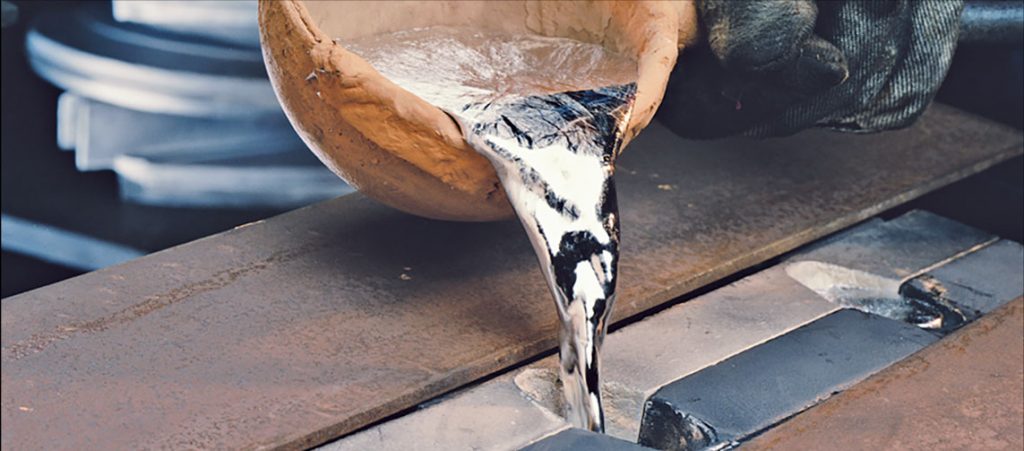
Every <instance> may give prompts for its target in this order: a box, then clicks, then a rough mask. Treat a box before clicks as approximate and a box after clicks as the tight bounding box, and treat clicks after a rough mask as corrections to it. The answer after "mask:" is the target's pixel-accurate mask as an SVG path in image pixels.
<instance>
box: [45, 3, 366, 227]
mask: <svg viewBox="0 0 1024 451" xmlns="http://www.w3.org/2000/svg"><path fill="white" fill-rule="evenodd" d="M25 46H26V50H27V54H28V57H29V62H30V64H31V66H32V68H33V69H34V70H35V71H36V73H38V74H39V75H40V76H42V77H43V78H45V79H46V80H48V81H50V82H51V83H53V84H55V85H57V86H59V87H60V88H62V89H65V90H66V92H64V93H63V94H62V95H61V96H60V99H59V101H58V109H57V142H58V145H59V147H60V148H62V149H64V150H69V151H74V152H75V165H76V166H77V168H78V170H80V171H96V170H104V169H112V170H114V171H115V172H116V173H117V177H118V182H119V187H120V193H121V197H122V198H123V199H124V200H127V201H130V202H136V203H142V204H148V205H161V206H174V207H180V206H188V207H221V208H222V207H239V208H252V207H270V208H294V207H298V206H301V205H306V204H309V203H311V202H315V201H318V200H322V199H326V198H330V197H334V196H338V195H341V194H344V193H346V192H349V191H351V188H349V187H348V186H346V185H345V184H344V182H342V181H340V180H339V179H338V178H337V177H335V176H334V175H333V174H331V172H330V171H329V170H327V169H326V168H325V167H324V166H323V165H322V164H320V162H319V161H317V160H316V158H315V157H314V156H313V155H312V154H310V153H309V152H308V151H307V150H306V147H305V145H304V144H303V143H302V142H301V140H300V139H299V138H298V137H297V136H296V134H295V132H294V131H293V130H292V128H291V126H290V125H289V124H288V122H287V120H286V118H285V117H284V114H283V112H282V111H281V108H280V106H279V105H278V103H277V99H276V98H275V96H274V93H273V90H272V88H271V86H270V82H269V81H268V80H267V78H266V72H265V69H264V67H263V62H262V56H261V54H260V49H259V36H258V31H257V25H256V2H255V1H254V0H253V1H249V0H246V1H209V2H192V1H123V0H114V1H113V3H112V5H111V4H106V3H86V4H83V5H81V6H79V7H77V8H69V9H64V10H59V11H52V12H48V13H46V14H43V15H41V16H40V17H38V18H37V19H36V21H35V22H34V23H33V24H32V27H31V29H30V30H29V32H28V34H27V36H26V39H25Z"/></svg>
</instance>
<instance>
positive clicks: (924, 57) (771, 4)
mask: <svg viewBox="0 0 1024 451" xmlns="http://www.w3.org/2000/svg"><path fill="white" fill-rule="evenodd" d="M697 8H698V12H699V15H700V21H701V27H702V28H703V30H702V31H703V33H704V35H705V36H706V40H705V41H704V42H703V43H702V44H700V45H698V46H696V47H694V48H689V49H686V50H684V51H683V53H682V54H681V55H680V58H679V63H678V64H677V65H676V69H675V71H674V72H673V74H672V77H671V79H670V81H669V84H668V89H667V91H666V93H665V102H664V103H663V104H662V108H661V112H660V115H659V117H660V119H661V120H662V121H663V122H665V123H667V124H668V125H669V126H670V127H672V128H673V129H674V130H675V131H676V132H677V133H680V134H681V135H683V136H686V137H691V138H715V137H722V136H729V135H737V134H744V135H750V136H779V135H788V134H792V133H795V132H798V131H800V130H803V129H805V128H809V127H815V126H822V127H831V128H834V129H837V130H842V131H849V132H874V131H881V130H888V129H894V128H900V127H905V126H907V125H910V124H911V123H912V122H913V121H914V120H915V119H916V118H917V117H918V116H920V115H921V113H922V112H923V111H924V109H925V108H926V107H927V106H928V104H929V103H930V102H931V100H932V98H933V97H934V96H935V92H936V91H938V89H939V85H940V84H941V83H942V79H943V78H944V77H945V76H946V70H947V69H948V68H949V64H950V62H951V60H952V58H953V51H954V49H955V48H956V42H957V37H958V35H959V24H960V12H961V10H962V9H963V0H892V1H861V0H850V1H817V2H816V1H812V0H763V1H746V0H739V1H737V0H697Z"/></svg>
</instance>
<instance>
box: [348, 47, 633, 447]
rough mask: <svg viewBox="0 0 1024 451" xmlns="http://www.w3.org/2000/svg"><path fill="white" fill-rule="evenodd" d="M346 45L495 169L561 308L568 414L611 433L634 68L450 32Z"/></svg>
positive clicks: (588, 52)
mask: <svg viewBox="0 0 1024 451" xmlns="http://www.w3.org/2000/svg"><path fill="white" fill-rule="evenodd" d="M346 46H347V47H348V48H349V49H350V50H352V51H354V52H355V53H357V54H359V55H361V56H362V57H364V58H366V59H367V60H368V61H369V62H370V63H371V64H373V66H374V67H375V68H376V69H377V70H378V71H380V72H381V73H382V74H383V75H384V76H386V77H388V78H389V79H391V80H392V81H394V82H395V83H397V84H398V85H399V86H402V87H403V88H405V89H408V90H409V91H411V92H413V93H415V94H416V95H419V96H420V97H422V98H423V99H424V100H426V101H428V102H430V103H432V104H434V105H437V106H438V107H440V108H443V109H445V110H446V111H448V112H449V113H450V114H452V115H453V116H454V117H455V118H457V120H458V121H459V123H460V126H461V127H462V131H463V134H464V136H465V138H466V141H467V142H468V143H469V144H470V145H471V146H472V147H473V148H474V149H475V150H476V151H477V152H480V153H481V154H482V155H484V156H485V157H487V158H488V159H489V160H490V161H491V164H492V165H493V166H494V168H495V170H496V171H497V173H498V176H499V178H500V179H501V182H502V184H503V186H504V188H505V192H506V194H507V195H508V198H509V201H510V202H511V203H512V207H513V208H514V209H515V212H516V214H517V215H518V216H519V220H520V222H522V224H523V227H524V228H525V230H526V233H527V235H528V236H529V238H530V242H531V243H532V244H533V248H534V251H535V252H536V254H537V259H538V260H539V261H540V264H541V269H542V270H543V272H544V276H545V278H546V280H547V283H548V286H549V287H550V289H551V293H552V295H553V296H554V298H555V304H556V306H557V308H558V317H559V319H560V323H561V329H560V334H559V336H560V343H561V346H560V348H559V357H560V359H561V365H560V367H561V379H562V387H563V390H564V393H565V398H566V406H567V412H566V415H567V416H568V419H569V421H570V422H572V423H573V424H574V425H576V426H578V427H582V428H586V429H590V430H593V431H601V432H603V431H604V415H603V412H602V408H601V391H600V376H599V375H600V352H599V351H600V348H601V343H602V341H603V339H604V335H605V329H606V326H607V320H608V316H609V313H610V312H611V309H612V304H613V303H614V301H615V285H616V282H617V279H618V270H617V268H618V258H619V218H618V205H617V203H616V196H615V181H614V178H613V176H614V174H615V157H616V155H617V154H618V152H619V149H620V147H621V145H622V136H623V133H624V131H625V126H626V124H627V123H628V122H629V115H630V111H631V109H632V106H633V100H634V95H635V92H636V84H635V75H636V65H635V63H634V62H632V61H629V60H627V59H624V58H621V57H618V56H616V55H613V54H610V53H607V52H606V51H605V50H604V49H603V48H602V47H600V46H598V45H594V44H586V43H582V42H578V41H573V40H569V39H560V38H544V37H538V36H529V35H510V34H501V33H491V32H481V31H475V30H468V29H458V28H447V27H433V28H425V29H417V30H410V31H404V32H399V33H393V34H387V35H378V36H371V37H367V38H362V39H360V40H359V41H356V42H346Z"/></svg>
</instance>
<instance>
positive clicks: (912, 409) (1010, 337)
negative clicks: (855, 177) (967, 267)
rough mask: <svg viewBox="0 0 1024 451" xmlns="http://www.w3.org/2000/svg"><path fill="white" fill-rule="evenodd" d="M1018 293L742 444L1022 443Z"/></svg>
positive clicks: (1021, 306) (1023, 334)
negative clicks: (919, 349)
mask: <svg viewBox="0 0 1024 451" xmlns="http://www.w3.org/2000/svg"><path fill="white" fill-rule="evenodd" d="M1022 323H1024V299H1022V298H1018V299H1017V300H1015V301H1013V302H1011V303H1009V304H1007V305H1005V306H1003V307H1001V308H999V309H997V310H995V311H993V312H992V313H990V314H988V315H986V316H984V317H982V318H981V319H980V320H978V321H977V322H976V323H974V324H971V325H969V326H967V327H965V328H963V329H962V330H960V331H958V332H956V333H955V334H953V335H950V336H949V337H946V338H945V339H943V340H942V341H940V342H938V343H936V344H935V345H932V346H931V347H928V348H925V349H924V350H923V351H921V352H919V353H918V354H916V355H914V356H912V357H910V358H908V359H907V360H904V361H903V362H900V363H898V364H896V365H895V366H893V367H891V368H889V369H887V370H885V371H883V372H881V373H878V374H876V375H875V376H872V377H871V378H869V379H867V380H866V381H864V382H862V383H860V384H858V385H856V386H854V387H853V388H852V389H850V390H848V391H846V392H843V393H841V394H839V395H838V396H836V397H834V398H832V399H829V400H828V401H826V402H824V403H823V404H821V405H819V406H817V407H815V408H813V409H811V410H809V411H807V412H806V413H803V414H801V415H798V416H796V417H795V418H793V419H791V420H789V421H788V422H786V423H784V424H782V425H781V426H778V427H776V428H775V429H772V430H770V431H768V432H766V433H765V434H764V435H762V436H760V437H758V438H757V439H755V440H753V441H752V442H750V443H749V444H747V445H745V446H743V449H754V450H756V449H921V450H931V449H991V450H995V449H1007V450H1019V449H1024V386H1022V385H1021V381H1022V380H1024V326H1022Z"/></svg>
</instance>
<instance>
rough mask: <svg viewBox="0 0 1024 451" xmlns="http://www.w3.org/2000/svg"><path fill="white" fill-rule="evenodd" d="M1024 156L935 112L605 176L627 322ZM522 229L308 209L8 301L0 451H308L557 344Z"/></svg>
mask: <svg viewBox="0 0 1024 451" xmlns="http://www.w3.org/2000/svg"><path fill="white" fill-rule="evenodd" d="M1021 152H1022V137H1021V135H1020V134H1019V133H1017V132H1015V131H1012V130H1008V129H1006V128H1004V127H1001V126H998V125H994V124H993V123H990V122H986V121H982V120H979V119H976V118H974V117H972V116H968V115H966V114H964V113H961V112H958V111H955V110H952V109H950V108H946V107H942V106H936V107H934V108H932V109H931V111H930V112H929V113H928V114H927V115H926V116H925V117H924V118H923V119H922V121H921V122H920V123H919V124H918V125H917V126H915V127H914V128H912V129H910V130H905V131H899V132H892V133H888V134H884V135H865V136H853V135H837V134H832V133H828V132H822V131H815V132H809V133H805V134H802V135H799V136H796V137H792V138H787V139H775V140H769V141H763V142H754V141H748V140H742V139H737V140H728V141H718V142H700V143H698V142H686V141H682V140H679V139H678V138H675V137H674V136H673V135H671V134H670V133H669V132H668V131H667V130H665V129H664V128H663V127H661V126H660V125H657V124H654V125H652V127H650V128H649V129H648V130H647V131H646V132H645V133H644V134H643V135H642V136H641V137H640V138H639V139H638V140H637V141H636V142H635V143H634V144H632V145H631V146H630V149H628V150H627V152H626V153H625V155H624V156H623V157H622V159H621V160H620V167H619V179H618V184H619V198H620V204H621V214H622V260H621V264H620V276H621V281H620V283H621V285H620V294H619V300H618V302H617V304H616V306H615V309H616V310H615V312H614V317H616V318H624V317H626V316H630V315H633V314H636V313H638V312H641V311H643V310H645V309H647V308H650V307H652V306H655V305H658V304H660V303H663V302H665V301H667V300H669V299H671V298H674V297H676V296H678V295H680V294H683V293H685V292H688V291H691V290H693V289H695V288H697V287H700V286H702V285H704V284H707V283H709V282H711V281H713V280H716V279H719V278H721V277H724V276H726V275H729V274H731V273H733V272H735V271H737V270H739V269H742V268H745V267H748V266H750V265H753V264H756V263H759V262H761V261H763V260H765V259H767V258H770V257H772V256H775V255H778V254H780V253H783V252H785V251H788V250H790V249H792V248H794V247H796V246H798V245H800V244H802V243H806V242H808V241H810V240H813V239H815V238H818V237H821V236H823V235H825V234H828V233H830V232H833V231H835V230H837V229H840V228H842V227H845V226H847V225H850V224H852V223H854V222H856V221H858V220H861V219H863V218H866V217H868V216H870V215H872V214H874V213H876V212H878V211H880V210H883V209H885V208H888V207H891V206H893V205H896V204H898V203H900V202H903V201H906V200H909V199H910V198H912V197H915V196H917V195H920V194H922V193H924V192H926V191H929V190H931V189H934V188H937V187H939V186H941V185H944V184H947V183H950V182H952V181H955V180H957V179H959V178H961V177H964V176H967V175H969V174H971V173H974V172H977V171H979V170H982V169H984V168H986V167H988V166H990V165H992V164H995V163H997V162H999V161H1002V160H1004V159H1006V158H1009V157H1011V156H1013V155H1017V154H1020V153H1021ZM552 302H553V301H552V300H551V297H550V294H549V293H548V292H547V289H546V287H545V286H544V281H543V280H542V278H541V277H540V272H539V271H538V267H537V264H536V261H535V259H534V256H533V255H532V252H531V250H530V245H529V243H528V242H527V240H526V238H525V236H524V234H523V233H522V231H521V230H520V226H519V224H518V223H515V222H511V221H510V222H504V223H491V224H463V223H449V222H438V221H430V220H425V219H420V218H416V217H411V216H408V215H405V214H402V213H399V212H396V211H393V210H390V209H388V208H386V207H383V206H380V205H378V204H376V203H374V202H373V201H370V200H368V199H366V198H364V197H361V196H359V195H353V196H349V197H345V198H340V199H336V200H332V201H327V202H323V203H320V204H317V205H314V206H311V207H308V208H304V209H301V210H297V211H294V212H291V213H287V214H285V215H282V216H278V217H275V218H272V219H269V220H267V221H265V222H259V223H254V224H251V225H249V226H246V227H241V228H238V229H235V230H231V231H228V232H226V233H223V234H220V235H216V236H213V237H209V238H206V239H202V240H199V241H196V242H192V243H189V244H185V245H182V246H179V247H175V248H172V249H170V250H167V251H163V252H160V253H157V254H153V255H151V256H148V257H145V258H142V259H138V260H135V261H132V262H129V263H127V264H124V265H121V266H116V267H112V268H108V269H105V270H101V271H97V272H94V273H90V274H86V275H84V276H81V277H77V278H74V279H70V280H67V281H65V282H61V283H59V284H56V285H51V286H49V287H45V288H42V289H39V290H35V291H31V292H28V293H25V294H22V295H19V296H15V297H11V298H7V299H4V300H3V302H2V304H0V308H2V353H0V358H2V364H3V365H2V373H0V382H2V418H0V419H2V439H0V444H2V448H3V449H19V450H20V449H33V448H71V449H113V448H129V449H134V448H260V447H281V448H293V449H294V448H301V447H306V446H310V445H313V444H317V443H322V442H324V441H326V440H329V439H331V438H333V437H337V436H340V435H342V434H344V433H346V432H349V431H352V430H354V429H356V428H358V427H360V426H362V425H365V424H367V423H370V422H372V421H374V420H376V419H379V418H381V417H382V416H385V415H387V414H390V413H393V412H396V411H398V410H401V409H403V408H406V407H409V406H412V405H415V404H417V403H418V402H420V401H423V400H425V399H428V398H431V397H432V396H434V395H437V394H438V393H441V392H444V391H446V390H449V389H452V388H454V387H457V386H460V385H462V384H465V383H466V382H469V381H471V380H474V379H477V378H479V377H482V376H484V375H487V374H490V373H493V372H495V371H497V370H499V369H501V368H504V367H507V366H508V365H510V364H513V363H515V362H518V361H521V360H523V359H525V358H527V357H530V356H534V355H537V354H538V353H541V352H544V351H546V350H549V349H552V348H553V347H554V346H555V340H556V337H555V335H556V334H555V330H556V315H555V309H554V305H553V303H552Z"/></svg>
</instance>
